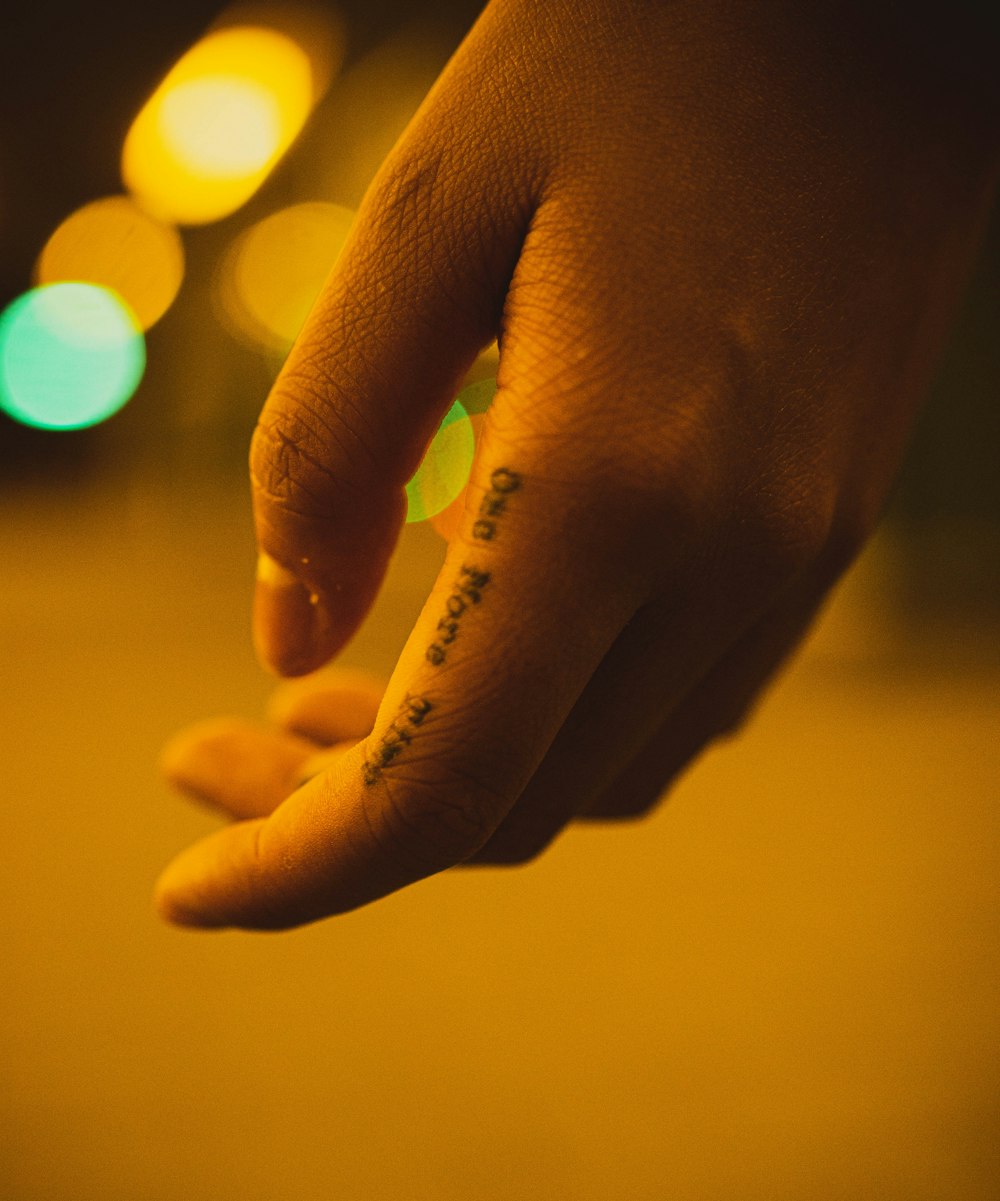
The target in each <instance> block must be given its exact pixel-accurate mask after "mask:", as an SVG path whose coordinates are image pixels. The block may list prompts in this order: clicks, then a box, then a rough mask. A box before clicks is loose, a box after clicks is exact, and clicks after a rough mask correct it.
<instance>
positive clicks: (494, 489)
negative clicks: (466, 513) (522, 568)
mask: <svg viewBox="0 0 1000 1201" xmlns="http://www.w3.org/2000/svg"><path fill="white" fill-rule="evenodd" d="M520 486H521V477H520V476H519V475H518V474H517V472H516V471H510V470H509V469H508V468H506V467H498V468H497V469H496V471H494V472H493V474H492V475H491V476H490V486H489V490H488V491H487V493H486V495H485V496H484V497H483V499H482V501H481V502H480V504H479V518H478V520H477V521H476V524H475V525H474V526H473V527H472V536H473V538H478V539H479V541H480V542H492V541H493V539H494V538H495V537H496V536H497V518H498V517H500V516H501V515H502V514H503V512H504V510H505V509H506V508H507V498H508V497H509V496H510V494H511V493H512V492H516V491H517V490H518V488H520Z"/></svg>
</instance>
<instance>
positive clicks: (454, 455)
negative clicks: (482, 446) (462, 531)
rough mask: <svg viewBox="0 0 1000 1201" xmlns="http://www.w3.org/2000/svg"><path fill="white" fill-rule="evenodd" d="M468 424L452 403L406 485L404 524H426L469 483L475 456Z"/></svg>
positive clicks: (474, 445) (456, 404)
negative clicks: (421, 522)
mask: <svg viewBox="0 0 1000 1201" xmlns="http://www.w3.org/2000/svg"><path fill="white" fill-rule="evenodd" d="M475 448H476V444H475V436H474V435H473V432H472V423H471V422H470V420H469V417H468V414H467V413H466V411H465V409H464V408H463V406H462V403H461V401H458V400H456V401H455V403H454V404H453V405H452V406H451V408H450V409H449V410H448V412H447V413H446V414H445V418H444V420H443V421H442V422H441V425H440V426H439V427H438V431H437V433H436V434H435V435H434V438H433V439H432V441H431V444H430V446H429V447H428V448H427V452H426V454H425V455H424V457H423V460H422V462H421V464H420V466H419V467H418V468H417V470H416V473H415V474H414V476H413V478H412V479H411V480H410V482H409V483H408V484H407V485H406V520H407V521H408V522H414V521H426V520H427V519H428V518H430V517H433V516H434V515H435V514H436V513H440V512H441V511H442V509H445V508H447V507H448V505H450V504H451V502H452V501H453V500H454V499H455V498H456V497H457V496H458V494H459V493H460V492H461V491H462V489H463V488H464V487H465V486H466V484H467V483H468V480H469V471H470V470H471V468H472V458H473V455H474V453H475Z"/></svg>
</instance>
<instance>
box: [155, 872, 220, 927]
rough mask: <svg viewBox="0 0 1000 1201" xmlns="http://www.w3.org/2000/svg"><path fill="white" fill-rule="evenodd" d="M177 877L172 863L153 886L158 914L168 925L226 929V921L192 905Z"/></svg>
mask: <svg viewBox="0 0 1000 1201" xmlns="http://www.w3.org/2000/svg"><path fill="white" fill-rule="evenodd" d="M175 862H176V861H175ZM175 877H176V872H175V871H174V864H170V866H169V867H167V869H166V870H165V871H164V872H163V873H162V874H161V875H160V877H159V879H158V880H157V881H156V884H155V885H154V886H153V908H154V910H155V912H156V914H157V916H158V917H159V918H161V919H162V920H163V921H165V922H166V923H167V924H168V925H171V926H177V927H179V928H181V929H184V930H221V929H224V928H225V923H223V922H219V921H214V920H212V919H211V918H210V917H209V916H208V915H207V914H205V913H204V912H202V911H200V910H199V909H198V908H197V907H195V906H192V905H191V903H190V900H189V899H188V898H186V897H185V895H184V890H183V888H180V889H179V888H178V886H177V881H176V879H175Z"/></svg>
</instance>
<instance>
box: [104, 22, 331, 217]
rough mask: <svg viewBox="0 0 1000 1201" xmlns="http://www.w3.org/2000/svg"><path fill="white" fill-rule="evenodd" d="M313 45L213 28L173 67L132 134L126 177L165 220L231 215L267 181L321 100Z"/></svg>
mask: <svg viewBox="0 0 1000 1201" xmlns="http://www.w3.org/2000/svg"><path fill="white" fill-rule="evenodd" d="M316 99H317V90H316V88H315V86H314V81H313V72H312V67H311V64H310V58H309V55H308V53H307V52H306V50H304V49H303V48H302V47H301V46H299V45H297V44H296V43H295V42H294V41H292V39H291V38H289V37H287V36H285V34H283V33H279V32H278V31H277V30H275V29H268V28H263V27H251V26H235V27H231V28H224V29H219V30H216V31H215V32H214V33H210V34H208V35H207V36H206V37H204V38H203V39H202V40H201V41H200V42H198V43H197V44H196V45H195V46H193V47H192V48H191V49H190V50H189V51H188V52H187V54H185V55H184V56H183V58H181V60H180V61H179V62H178V63H177V64H176V66H175V67H174V68H173V69H172V70H171V71H170V72H169V73H168V75H167V77H166V78H165V79H164V80H163V82H162V83H161V84H160V86H159V87H158V88H157V89H156V91H155V92H154V93H153V95H152V96H151V97H150V99H149V100H148V101H147V102H146V104H145V105H144V107H143V108H142V110H141V112H140V113H139V115H138V116H137V117H136V119H135V121H134V123H133V124H132V127H131V129H130V130H129V132H128V135H127V137H126V139H125V148H124V151H123V153H122V177H123V179H124V181H125V185H126V187H127V188H128V189H129V191H131V192H132V193H133V195H134V196H135V197H136V198H137V199H138V200H139V202H140V203H141V204H142V206H143V207H144V208H146V209H148V210H149V211H150V212H151V213H154V214H156V215H157V216H158V217H160V218H161V219H163V220H165V221H173V222H178V223H180V224H190V225H197V224H202V223H204V222H207V221H215V220H218V219H219V218H220V217H224V216H226V215H228V214H229V213H232V212H234V211H235V210H236V209H238V208H239V207H240V205H242V204H243V203H245V201H247V200H248V199H249V198H250V197H251V196H252V195H253V193H254V192H255V191H256V190H257V189H258V188H259V187H260V185H261V184H262V183H263V182H264V180H265V179H266V178H267V176H268V174H269V172H270V171H271V169H272V167H273V166H274V165H275V163H276V162H277V161H278V159H279V158H280V157H281V156H282V154H284V152H285V151H286V150H287V149H288V147H289V145H290V144H291V143H292V141H293V139H294V138H295V137H296V135H297V134H298V132H299V130H300V129H301V128H302V125H303V124H304V122H305V120H306V118H307V117H308V115H309V112H310V109H311V108H312V106H313V104H314V103H315V100H316Z"/></svg>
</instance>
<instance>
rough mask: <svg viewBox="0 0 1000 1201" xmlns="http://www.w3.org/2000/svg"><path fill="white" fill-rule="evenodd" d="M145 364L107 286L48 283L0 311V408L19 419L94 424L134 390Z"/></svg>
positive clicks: (136, 336)
mask: <svg viewBox="0 0 1000 1201" xmlns="http://www.w3.org/2000/svg"><path fill="white" fill-rule="evenodd" d="M145 366H146V344H145V339H144V338H143V336H142V331H141V329H140V328H139V323H138V321H137V320H136V318H135V316H134V315H133V314H132V313H131V312H130V310H129V309H128V306H127V305H126V304H125V303H124V301H122V299H121V298H120V297H119V296H117V295H116V294H115V293H113V292H111V291H109V290H108V289H107V288H101V287H98V286H96V285H94V284H86V283H60V284H49V285H47V286H44V287H41V288H33V289H32V290H31V291H30V292H25V293H23V294H22V295H21V296H19V297H18V298H17V299H16V300H14V301H13V302H12V303H11V304H10V305H8V306H7V308H6V309H5V310H4V312H3V313H2V314H0V408H2V409H3V410H4V411H5V412H6V413H7V414H8V415H9V416H11V417H13V418H14V419H15V420H16V421H19V422H21V424H22V425H30V426H35V427H37V428H39V429H52V430H73V429H82V428H84V427H85V426H90V425H97V424H98V423H99V422H101V421H104V420H105V419H106V418H108V417H110V416H111V415H112V414H113V413H116V412H117V411H118V410H119V409H120V408H121V407H122V405H124V404H125V402H126V401H127V400H128V399H129V398H130V397H131V396H132V394H133V393H134V392H135V390H136V388H137V387H138V386H139V381H140V380H141V379H142V373H143V371H144V369H145Z"/></svg>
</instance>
